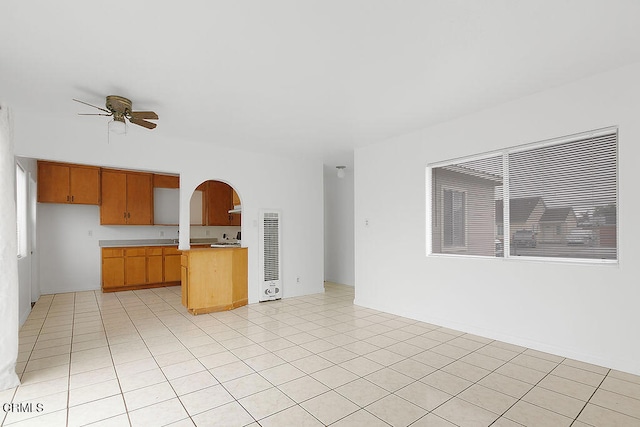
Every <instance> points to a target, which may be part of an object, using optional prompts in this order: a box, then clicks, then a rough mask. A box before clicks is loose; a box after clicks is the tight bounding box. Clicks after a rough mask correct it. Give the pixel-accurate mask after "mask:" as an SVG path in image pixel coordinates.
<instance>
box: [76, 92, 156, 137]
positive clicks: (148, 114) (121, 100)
mask: <svg viewBox="0 0 640 427" xmlns="http://www.w3.org/2000/svg"><path fill="white" fill-rule="evenodd" d="M74 101H76V102H79V103H81V104H85V105H88V106H90V107H93V108H97V109H98V110H101V111H104V113H95V114H84V113H79V114H80V115H82V116H112V117H113V120H112V121H110V122H109V125H108V126H109V131H110V132H113V133H117V134H123V133H126V130H127V127H126V121H125V119H127V120H128V121H129V123H133V124H134V125H138V126H142V127H144V128H147V129H155V127H156V126H157V125H156V124H155V123H152V122H149V121H148V120H158V115H157V114H156V113H155V112H153V111H133V103H132V102H131V100H129V99H127V98H125V97H123V96H118V95H109V96H107V101H106V103H105V106H106V107H107V108H106V109H104V108H101V107H97V106H95V105H92V104H89V103H87V102H84V101H80V100H78V99H74Z"/></svg>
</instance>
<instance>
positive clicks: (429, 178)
mask: <svg viewBox="0 0 640 427" xmlns="http://www.w3.org/2000/svg"><path fill="white" fill-rule="evenodd" d="M607 134H615V135H616V159H615V175H616V185H615V197H616V230H615V235H616V247H615V248H616V258H615V259H600V258H571V257H543V256H521V255H518V256H512V255H511V254H510V252H511V248H510V246H511V244H510V243H511V242H510V240H511V239H507V238H505V239H504V242H503V251H504V255H503V256H502V257H497V256H488V255H470V254H465V253H448V252H433V235H432V232H433V218H434V215H433V211H432V209H433V197H434V189H433V170H434V169H436V168H440V167H444V166H450V165H453V164H456V163H463V162H470V161H474V160H482V159H486V158H490V157H496V156H501V157H502V161H503V184H502V186H503V222H502V226H503V230H505V231H506V230H509V235H510V234H511V224H510V218H509V214H508V212H509V188H510V187H509V154H514V153H519V152H523V151H528V150H534V149H538V148H544V147H549V146H554V145H560V144H564V143H570V142H575V141H578V140H583V139H589V138H596V137H599V136H604V135H607ZM619 168H620V159H619V127H618V126H609V127H605V128H600V129H594V130H591V131H587V132H581V133H576V134H571V135H567V136H562V137H559V138H552V139H547V140H542V141H537V142H531V143H526V144H521V145H515V146H511V147H507V148H504V149H500V150H493V151H488V152H484V153H479V154H475V155H470V156H464V157H458V158H453V159H449V160H444V161H439V162H433V163H428V164H427V165H426V167H425V190H426V191H425V195H426V197H425V208H426V209H425V211H426V224H425V225H426V227H425V229H426V230H425V231H426V236H425V242H426V256H427V257H429V258H430V257H445V258H450V257H455V258H473V259H476V258H486V259H498V260H501V261H507V262H518V261H521V262H531V261H533V262H544V263H565V264H590V265H613V266H619V264H620V243H619V242H620V226H619V224H620V218H619V215H620V209H619V206H620V182H619V178H620V173H619ZM449 187H450V186H449ZM443 188H444V186H443ZM441 197H442V196H441ZM442 209H443V207H442V206H441V207H440V209H439V210H438V214H439V215H442V213H443V212H442ZM466 209H468V203H465V210H466ZM467 218H468V212H465V222H466V221H467V220H468V219H467ZM442 228H444V227H442ZM505 231H503V236H504V235H505ZM465 232H466V227H465ZM443 233H444V230H443V231H442V233H441V234H442V235H441V239H442V238H443V237H444V236H443ZM465 243H466V244H468V239H467V236H465ZM447 249H449V248H447ZM451 252H453V248H451Z"/></svg>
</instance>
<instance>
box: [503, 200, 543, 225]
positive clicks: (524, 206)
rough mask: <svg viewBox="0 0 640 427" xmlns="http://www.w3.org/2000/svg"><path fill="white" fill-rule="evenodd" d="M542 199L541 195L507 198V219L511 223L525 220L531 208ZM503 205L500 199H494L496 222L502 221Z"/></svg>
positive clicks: (531, 210)
mask: <svg viewBox="0 0 640 427" xmlns="http://www.w3.org/2000/svg"><path fill="white" fill-rule="evenodd" d="M540 203H542V205H543V206H544V201H543V200H542V197H523V198H520V199H510V200H509V221H511V222H513V223H523V222H527V220H528V219H529V217H530V216H531V213H532V212H533V210H534V209H535V208H536V206H538V204H540ZM503 212H504V206H503V204H502V200H496V223H498V224H500V223H502V218H503Z"/></svg>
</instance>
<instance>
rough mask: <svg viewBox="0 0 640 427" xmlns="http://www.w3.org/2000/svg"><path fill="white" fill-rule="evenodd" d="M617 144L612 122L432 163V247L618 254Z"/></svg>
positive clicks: (489, 252)
mask: <svg viewBox="0 0 640 427" xmlns="http://www.w3.org/2000/svg"><path fill="white" fill-rule="evenodd" d="M617 147H618V135H617V129H609V130H606V131H603V132H599V133H589V134H582V135H577V136H574V137H571V138H564V139H562V140H558V141H548V142H544V143H539V144H531V145H527V146H521V147H514V148H510V149H506V150H503V151H501V152H500V153H498V154H496V153H493V154H485V155H480V156H475V157H474V158H469V159H462V160H458V161H453V162H451V163H447V164H441V165H438V166H437V167H431V189H430V191H431V212H430V217H431V253H434V254H453V255H475V256H496V257H503V256H504V257H543V258H561V259H581V260H617V257H618V253H617V220H616V218H617V182H618V177H617ZM505 199H506V200H507V203H505ZM505 248H506V251H505Z"/></svg>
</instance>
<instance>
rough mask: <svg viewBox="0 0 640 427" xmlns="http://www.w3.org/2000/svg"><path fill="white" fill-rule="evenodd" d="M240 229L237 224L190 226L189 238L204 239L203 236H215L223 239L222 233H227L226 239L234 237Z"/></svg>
mask: <svg viewBox="0 0 640 427" xmlns="http://www.w3.org/2000/svg"><path fill="white" fill-rule="evenodd" d="M239 231H240V227H239V226H201V225H192V226H191V231H190V234H191V238H192V239H204V238H209V237H210V238H217V239H218V240H222V239H223V235H225V234H226V235H227V239H235V238H236V236H237V235H238V232H239Z"/></svg>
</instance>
